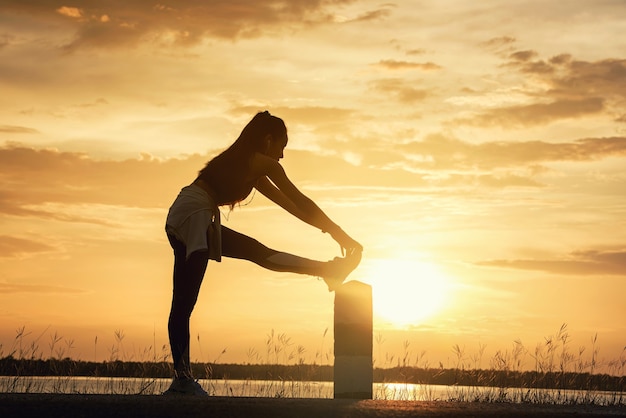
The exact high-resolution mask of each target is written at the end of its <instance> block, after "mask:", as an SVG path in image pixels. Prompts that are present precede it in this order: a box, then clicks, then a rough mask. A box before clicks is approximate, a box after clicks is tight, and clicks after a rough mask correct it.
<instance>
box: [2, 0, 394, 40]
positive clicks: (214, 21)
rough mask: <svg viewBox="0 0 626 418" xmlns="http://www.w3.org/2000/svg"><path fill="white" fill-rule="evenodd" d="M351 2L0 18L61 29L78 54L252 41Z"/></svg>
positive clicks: (72, 11)
mask: <svg viewBox="0 0 626 418" xmlns="http://www.w3.org/2000/svg"><path fill="white" fill-rule="evenodd" d="M349 3H352V0H331V1H324V0H298V1H289V2H258V1H255V0H240V1H237V2H236V3H233V2H231V1H221V0H212V1H206V2H198V1H195V0H181V1H177V2H175V3H171V4H162V3H158V2H157V3H151V2H145V1H143V0H128V1H108V2H83V3H78V4H75V5H71V6H70V5H60V6H59V7H56V8H54V7H50V3H49V2H48V1H46V0H36V1H29V2H22V1H19V0H13V1H8V2H4V5H3V8H4V12H5V13H22V14H24V13H26V14H30V15H33V16H37V18H39V19H47V20H48V21H49V22H51V23H52V22H54V23H55V25H63V26H65V27H66V28H67V29H68V30H70V31H73V33H74V39H73V40H72V41H71V42H69V43H68V44H66V45H65V49H66V50H68V51H73V50H76V49H79V48H94V47H96V48H113V47H123V46H131V45H134V44H137V43H138V42H140V41H157V42H170V43H175V44H177V45H190V44H195V43H198V42H199V41H200V40H201V39H203V38H204V37H216V38H223V39H238V38H254V37H259V36H262V35H263V34H265V33H268V32H270V33H271V32H282V31H283V30H284V29H286V28H290V27H291V28H293V27H298V26H300V27H301V26H303V25H305V24H306V25H312V24H316V23H325V24H327V23H332V22H333V21H334V20H335V19H334V18H332V15H333V9H334V8H335V7H336V6H339V5H344V4H349ZM386 13H388V12H387V11H386V9H384V8H383V9H379V10H376V11H371V12H368V13H364V14H363V15H361V16H360V17H359V18H358V19H359V20H372V19H379V18H381V17H383V16H385V15H386Z"/></svg>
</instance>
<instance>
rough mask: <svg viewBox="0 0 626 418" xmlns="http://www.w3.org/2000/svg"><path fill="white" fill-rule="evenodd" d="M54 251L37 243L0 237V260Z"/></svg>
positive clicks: (10, 237) (46, 245)
mask: <svg viewBox="0 0 626 418" xmlns="http://www.w3.org/2000/svg"><path fill="white" fill-rule="evenodd" d="M54 250H56V249H55V248H54V247H52V246H50V245H48V244H44V243H42V242H39V241H33V240H30V239H25V238H17V237H12V236H8V235H0V258H9V257H17V256H22V255H25V254H33V253H42V252H48V251H54Z"/></svg>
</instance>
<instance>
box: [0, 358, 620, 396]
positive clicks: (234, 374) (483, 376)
mask: <svg viewBox="0 0 626 418" xmlns="http://www.w3.org/2000/svg"><path fill="white" fill-rule="evenodd" d="M192 366H193V371H194V375H195V376H196V377H197V378H201V379H215V380H219V379H232V380H246V379H250V380H284V381H312V382H315V381H317V382H332V381H333V367H332V366H330V365H316V364H295V365H284V364H221V363H194V364H193V365H192ZM0 376H24V377H26V376H71V377H79V376H84V377H140V378H169V377H171V376H172V366H171V364H170V363H169V362H129V361H109V362H101V363H96V362H87V361H78V360H72V359H69V358H65V359H62V360H58V359H47V360H41V359H40V360H33V359H15V358H13V357H4V358H1V359H0ZM374 382H375V383H408V384H427V385H448V386H455V385H456V386H493V387H517V388H519V387H522V388H526V387H528V388H540V389H563V390H587V391H614V392H625V391H626V376H610V375H605V374H590V373H573V372H528V371H511V370H485V369H469V370H468V369H443V368H439V369H434V368H418V367H392V368H374Z"/></svg>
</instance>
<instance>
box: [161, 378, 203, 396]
mask: <svg viewBox="0 0 626 418" xmlns="http://www.w3.org/2000/svg"><path fill="white" fill-rule="evenodd" d="M163 395H168V396H171V395H184V396H209V394H208V393H207V392H206V391H205V390H204V389H202V386H200V383H198V382H197V381H196V380H194V379H176V378H175V379H174V380H172V384H171V385H170V388H169V389H168V390H166V391H165V392H163Z"/></svg>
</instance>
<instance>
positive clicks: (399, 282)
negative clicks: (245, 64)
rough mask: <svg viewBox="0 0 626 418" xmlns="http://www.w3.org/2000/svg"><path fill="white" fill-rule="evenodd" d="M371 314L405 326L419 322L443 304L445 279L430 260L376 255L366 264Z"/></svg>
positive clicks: (447, 282) (446, 293)
mask: <svg viewBox="0 0 626 418" xmlns="http://www.w3.org/2000/svg"><path fill="white" fill-rule="evenodd" d="M365 281H367V282H368V283H370V284H371V285H372V289H373V290H372V292H373V299H374V300H373V304H374V316H375V317H376V318H377V319H378V320H380V321H382V322H383V323H386V324H389V325H391V326H393V327H396V328H405V327H409V326H415V325H419V324H420V323H422V322H423V321H424V320H426V319H427V318H429V317H431V316H433V315H434V314H436V313H437V312H438V311H439V310H440V309H441V308H443V307H444V306H445V302H446V300H447V299H448V293H449V292H448V291H449V287H450V286H449V285H450V283H449V280H448V278H447V277H446V276H445V275H444V274H443V273H442V272H440V271H439V270H438V269H437V267H436V266H435V265H433V264H430V263H426V262H423V261H419V260H410V259H380V260H375V261H373V262H372V263H371V264H370V265H369V266H368V267H367V280H365Z"/></svg>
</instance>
